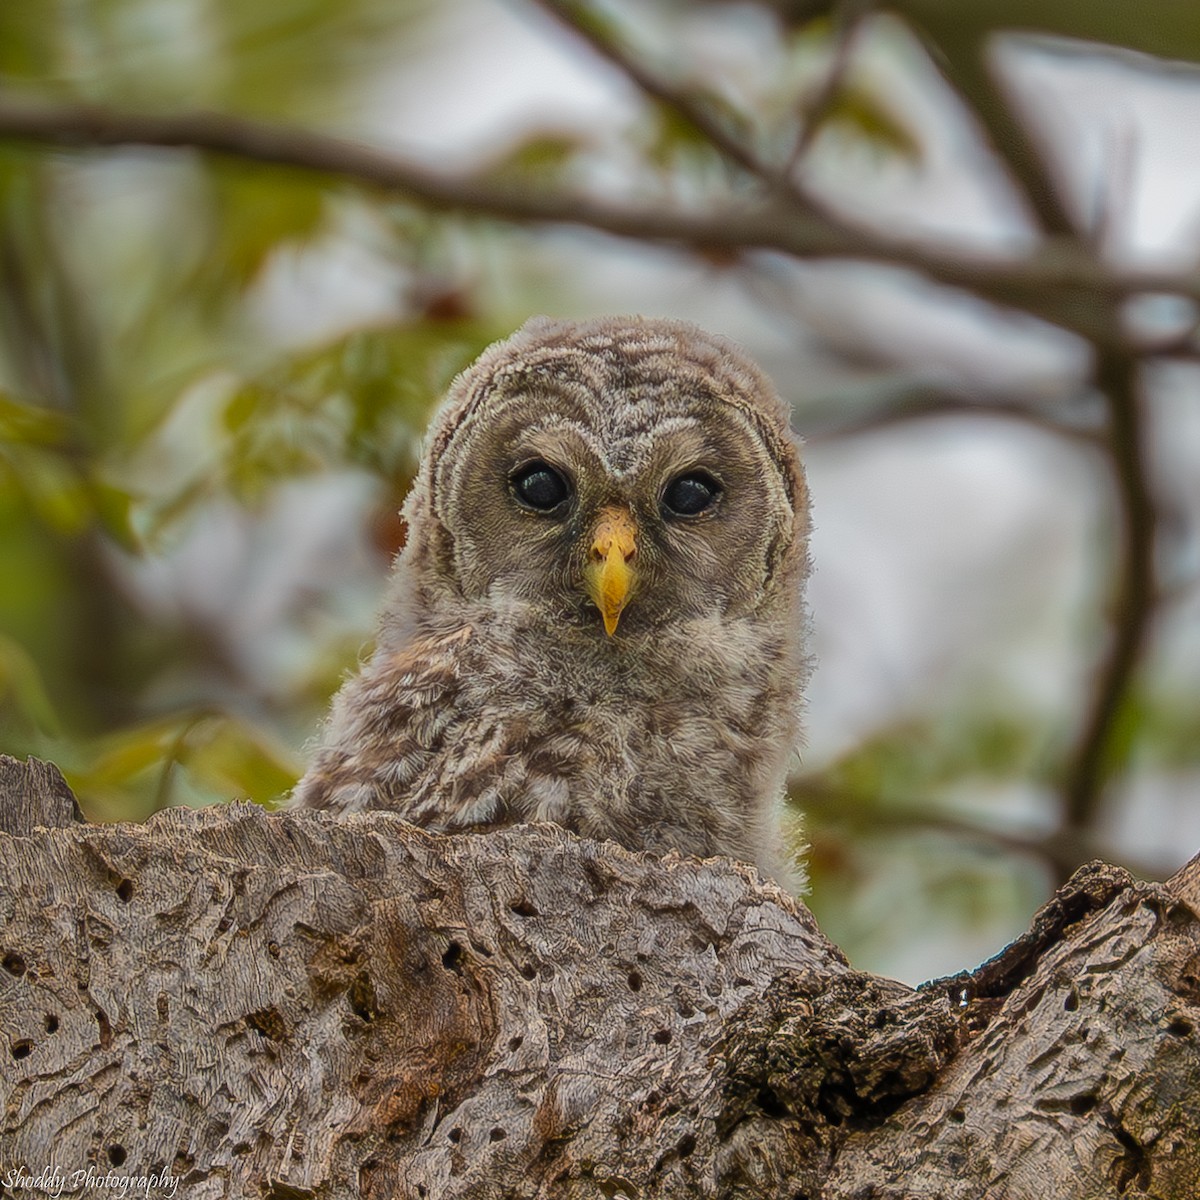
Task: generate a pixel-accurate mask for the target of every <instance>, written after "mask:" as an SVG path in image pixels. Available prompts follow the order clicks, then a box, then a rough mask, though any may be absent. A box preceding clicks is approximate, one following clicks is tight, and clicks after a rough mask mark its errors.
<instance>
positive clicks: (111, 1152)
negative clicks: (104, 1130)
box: [105, 1142, 127, 1167]
mask: <svg viewBox="0 0 1200 1200" xmlns="http://www.w3.org/2000/svg"><path fill="white" fill-rule="evenodd" d="M105 1153H106V1154H107V1155H108V1161H109V1162H110V1163H112V1165H113V1166H114V1167H119V1166H122V1165H124V1162H125V1159H126V1157H127V1155H126V1153H125V1147H124V1146H122V1145H121V1144H120V1142H113V1144H112V1145H111V1146H109V1147H108V1149H107V1150H106V1151H105Z"/></svg>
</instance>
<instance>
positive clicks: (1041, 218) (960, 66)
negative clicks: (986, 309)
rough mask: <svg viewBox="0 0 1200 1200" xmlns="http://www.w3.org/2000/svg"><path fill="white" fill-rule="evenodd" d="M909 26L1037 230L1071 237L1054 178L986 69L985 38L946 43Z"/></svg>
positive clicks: (1072, 225)
mask: <svg viewBox="0 0 1200 1200" xmlns="http://www.w3.org/2000/svg"><path fill="white" fill-rule="evenodd" d="M913 28H914V30H915V31H916V33H917V34H918V36H919V37H920V38H921V41H922V42H923V43H924V45H925V48H926V51H927V52H928V54H929V58H930V61H931V62H932V63H933V65H934V67H935V68H936V69H937V71H938V73H939V74H940V75H941V76H942V78H943V79H944V80H945V81H946V83H947V84H948V85H949V86H950V87H951V88H952V89H953V90H954V91H955V92H956V93H957V94H958V95H959V97H960V99H961V100H962V102H963V105H964V107H966V109H967V110H968V111H969V112H970V113H971V114H972V115H973V116H974V117H975V119H976V120H977V121H978V122H979V125H980V127H981V132H982V134H983V137H984V139H985V141H986V143H987V145H988V148H989V149H990V150H991V151H992V153H993V154H994V155H995V156H996V158H997V159H998V160H999V161H1000V162H1001V163H1002V164H1003V165H1004V166H1005V167H1006V168H1007V169H1008V172H1009V175H1010V176H1011V177H1012V179H1013V181H1014V182H1015V183H1016V185H1017V190H1018V193H1019V195H1020V196H1021V199H1022V200H1024V201H1025V203H1026V205H1027V207H1028V209H1029V212H1030V216H1032V217H1033V218H1034V220H1035V221H1036V223H1037V224H1038V225H1039V227H1040V232H1041V233H1043V234H1049V235H1051V236H1054V237H1072V236H1075V235H1076V233H1077V230H1076V228H1075V222H1074V221H1073V220H1072V219H1071V216H1070V214H1069V213H1068V212H1067V210H1066V208H1065V207H1064V206H1063V203H1062V200H1061V198H1060V196H1059V189H1058V187H1057V185H1056V184H1055V181H1054V178H1053V176H1052V175H1051V174H1050V172H1049V170H1048V169H1047V168H1046V166H1045V164H1044V163H1043V161H1042V159H1041V156H1040V154H1039V153H1038V150H1037V147H1036V146H1035V145H1034V142H1033V139H1032V138H1031V137H1030V135H1029V132H1028V131H1027V130H1026V129H1025V127H1024V126H1023V125H1022V124H1021V122H1020V121H1019V120H1018V118H1017V117H1016V116H1015V115H1014V113H1013V110H1012V105H1011V102H1010V101H1009V99H1008V97H1007V96H1005V95H1004V93H1003V90H1002V89H1001V87H1000V86H999V85H998V83H997V81H996V79H995V78H994V76H993V74H992V72H991V71H990V70H989V68H988V64H987V45H986V41H985V40H983V39H981V38H980V37H978V36H976V35H971V36H969V37H966V38H964V39H963V41H962V42H961V43H958V44H955V45H953V46H946V45H943V44H941V43H939V42H937V41H935V40H934V39H933V37H932V36H931V35H930V33H929V31H928V30H927V29H924V28H923V27H921V26H920V25H917V24H914V25H913Z"/></svg>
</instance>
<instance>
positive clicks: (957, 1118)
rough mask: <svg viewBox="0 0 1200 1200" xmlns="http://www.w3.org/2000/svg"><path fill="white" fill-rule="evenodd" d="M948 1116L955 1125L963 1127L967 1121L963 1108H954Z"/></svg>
mask: <svg viewBox="0 0 1200 1200" xmlns="http://www.w3.org/2000/svg"><path fill="white" fill-rule="evenodd" d="M946 1115H947V1116H948V1117H949V1118H950V1120H951V1121H952V1122H953V1123H954V1124H955V1125H961V1124H962V1123H963V1122H964V1121H965V1120H966V1119H967V1114H966V1113H965V1112H964V1111H963V1110H962V1109H961V1108H952V1109H951V1110H950V1111H949V1112H948V1113H947V1114H946Z"/></svg>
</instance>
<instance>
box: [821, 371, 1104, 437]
mask: <svg viewBox="0 0 1200 1200" xmlns="http://www.w3.org/2000/svg"><path fill="white" fill-rule="evenodd" d="M844 407H845V406H844V405H840V404H839V405H836V409H837V410H839V411H840V410H841V409H843V408H844ZM825 408H826V412H827V414H831V413H832V411H833V410H834V408H835V406H834V405H832V404H831V405H827V406H825ZM814 411H815V413H816V415H815V419H814V417H813V414H814ZM804 414H805V434H804V440H805V441H806V442H822V441H832V440H833V439H835V438H846V437H856V436H858V435H860V434H864V433H874V432H875V431H876V430H880V429H887V428H890V427H892V426H894V425H899V424H902V423H904V422H906V421H916V420H925V419H928V418H935V417H1000V418H1003V419H1006V420H1011V421H1019V422H1021V423H1022V424H1025V425H1032V426H1033V427H1034V428H1035V429H1040V430H1041V431H1042V432H1044V433H1049V434H1052V435H1053V436H1055V437H1061V438H1067V439H1069V440H1071V441H1076V442H1080V443H1083V444H1084V445H1087V446H1092V447H1097V446H1101V447H1102V446H1104V445H1105V444H1106V443H1105V441H1104V437H1103V435H1102V433H1101V432H1100V431H1099V430H1098V429H1093V428H1089V427H1087V426H1085V425H1073V424H1070V423H1068V422H1067V421H1061V420H1057V419H1055V418H1054V417H1053V416H1051V415H1050V414H1049V413H1048V412H1047V411H1046V410H1045V409H1043V408H1041V407H1039V406H1037V405H1035V404H1031V403H1030V402H1029V401H1028V400H1027V399H1024V398H1015V397H1007V396H998V395H988V396H984V397H979V398H975V399H972V398H970V397H969V396H964V395H962V394H960V393H958V392H955V391H951V390H941V389H938V388H937V387H934V386H914V387H913V388H911V389H909V390H907V391H904V392H900V393H895V394H893V395H891V396H889V397H888V399H887V401H886V403H885V404H882V405H880V406H879V407H878V408H877V409H874V410H872V411H868V412H863V413H858V414H855V415H854V416H851V417H850V418H849V419H848V420H847V419H844V418H842V419H838V418H837V417H835V416H832V415H826V416H825V417H824V419H823V418H822V415H821V408H820V407H815V408H814V406H806V407H805V410H804Z"/></svg>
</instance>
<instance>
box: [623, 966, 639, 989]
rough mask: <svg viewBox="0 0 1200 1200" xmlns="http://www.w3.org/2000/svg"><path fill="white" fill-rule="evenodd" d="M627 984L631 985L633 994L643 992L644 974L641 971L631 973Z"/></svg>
mask: <svg viewBox="0 0 1200 1200" xmlns="http://www.w3.org/2000/svg"><path fill="white" fill-rule="evenodd" d="M625 982H626V983H627V984H629V990H630V991H631V992H640V991H641V990H642V973H641V972H640V971H630V972H629V975H628V977H627V978H626V980H625Z"/></svg>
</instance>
